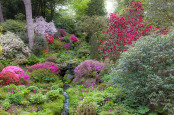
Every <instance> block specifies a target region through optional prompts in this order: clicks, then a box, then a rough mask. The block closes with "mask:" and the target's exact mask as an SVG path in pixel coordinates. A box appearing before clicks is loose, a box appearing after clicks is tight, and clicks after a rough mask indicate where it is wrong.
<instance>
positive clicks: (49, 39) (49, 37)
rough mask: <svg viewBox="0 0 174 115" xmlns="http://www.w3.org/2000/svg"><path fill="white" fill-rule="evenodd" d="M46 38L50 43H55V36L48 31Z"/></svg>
mask: <svg viewBox="0 0 174 115" xmlns="http://www.w3.org/2000/svg"><path fill="white" fill-rule="evenodd" d="M46 40H47V41H48V43H53V41H54V37H53V36H52V35H49V34H47V33H46Z"/></svg>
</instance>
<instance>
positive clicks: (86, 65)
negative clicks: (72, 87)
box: [73, 60, 104, 82]
mask: <svg viewBox="0 0 174 115" xmlns="http://www.w3.org/2000/svg"><path fill="white" fill-rule="evenodd" d="M103 68H104V63H102V62H99V61H96V60H85V61H84V62H82V63H81V64H80V65H78V66H77V67H76V68H75V69H74V74H75V79H74V80H73V82H78V81H79V80H81V79H82V78H96V79H100V72H101V71H102V69H103Z"/></svg>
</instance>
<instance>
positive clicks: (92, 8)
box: [86, 0, 106, 16]
mask: <svg viewBox="0 0 174 115" xmlns="http://www.w3.org/2000/svg"><path fill="white" fill-rule="evenodd" d="M105 10H106V9H105V5H104V0H91V2H89V3H88V8H87V9H86V15H87V16H94V15H96V16H104V15H105V14H106V12H105Z"/></svg>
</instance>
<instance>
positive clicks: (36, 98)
mask: <svg viewBox="0 0 174 115" xmlns="http://www.w3.org/2000/svg"><path fill="white" fill-rule="evenodd" d="M46 100H47V99H46V96H45V95H42V94H40V93H39V94H35V95H32V96H31V97H30V99H29V101H30V102H31V103H33V104H42V103H44V102H45V101H46Z"/></svg>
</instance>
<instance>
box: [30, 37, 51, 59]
mask: <svg viewBox="0 0 174 115" xmlns="http://www.w3.org/2000/svg"><path fill="white" fill-rule="evenodd" d="M47 46H48V42H47V40H46V39H45V38H44V37H42V36H38V35H35V37H34V45H33V48H32V52H33V53H34V54H35V55H37V56H40V55H41V54H42V53H43V50H44V49H45V48H46V47H47Z"/></svg>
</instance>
